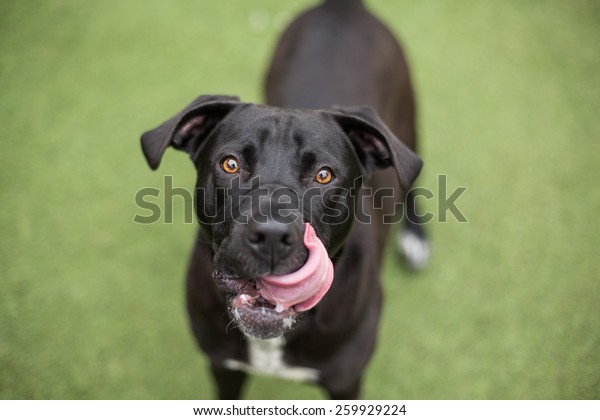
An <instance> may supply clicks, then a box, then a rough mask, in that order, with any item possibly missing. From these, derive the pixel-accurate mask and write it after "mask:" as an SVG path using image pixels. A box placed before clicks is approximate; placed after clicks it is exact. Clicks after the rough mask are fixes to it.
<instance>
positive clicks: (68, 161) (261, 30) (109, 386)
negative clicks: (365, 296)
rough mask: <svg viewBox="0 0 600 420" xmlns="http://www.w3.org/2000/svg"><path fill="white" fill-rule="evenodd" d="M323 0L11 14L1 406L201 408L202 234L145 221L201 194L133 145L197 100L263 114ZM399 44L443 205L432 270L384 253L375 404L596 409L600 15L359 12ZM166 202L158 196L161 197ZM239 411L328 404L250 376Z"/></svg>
mask: <svg viewBox="0 0 600 420" xmlns="http://www.w3.org/2000/svg"><path fill="white" fill-rule="evenodd" d="M310 4H314V2H311V1H297V2H282V1H278V0H257V1H242V0H239V1H233V0H229V1H222V2H216V1H208V0H178V1H169V2H165V1H157V0H147V1H144V2H138V1H132V0H120V1H103V2H85V3H84V2H78V1H74V0H60V1H59V0H49V1H45V2H34V1H31V0H19V1H16V0H12V1H4V2H2V4H1V5H0V135H1V137H2V151H1V152H0V156H2V158H1V165H0V180H1V186H0V203H1V207H0V397H1V398H5V399H26V398H44V399H80V398H81V399H97V398H103V399H105V398H110V399H112V398H116V399H121V398H127V399H162V398H168V399H202V398H210V397H212V387H211V379H210V377H209V375H208V371H207V362H206V359H205V358H204V357H203V356H202V355H201V354H200V353H199V352H198V351H197V350H196V348H195V344H194V341H193V339H192V336H191V334H190V332H189V330H188V326H187V319H186V315H185V310H184V294H183V291H184V288H183V277H184V272H185V267H186V264H187V258H188V254H189V250H190V246H191V243H192V240H193V237H194V233H195V230H196V227H195V225H194V224H188V223H185V219H184V217H183V215H182V210H183V208H184V205H183V203H182V200H176V201H175V213H174V214H175V217H174V221H173V223H171V224H167V223H164V222H162V221H161V222H159V223H155V224H151V225H144V224H136V223H134V222H133V218H134V216H135V214H136V213H139V212H140V210H139V209H138V208H137V207H136V205H135V203H134V196H135V193H136V191H138V190H139V189H141V188H144V187H158V188H163V177H164V176H165V175H172V176H173V180H174V184H175V185H176V186H180V187H185V188H188V189H191V187H192V185H193V182H194V170H193V167H192V165H191V163H190V162H189V160H188V158H187V157H186V156H185V155H183V154H181V153H176V152H174V151H168V152H167V154H166V156H165V159H164V161H163V163H162V165H161V167H160V169H159V170H158V171H157V172H152V171H150V169H149V168H148V167H147V166H146V163H145V161H144V159H143V157H142V154H141V151H140V147H139V135H140V134H141V132H143V131H144V130H146V129H149V128H152V127H154V126H156V125H157V124H158V123H160V122H162V121H163V120H164V119H165V118H166V117H168V116H170V115H172V114H173V113H174V112H175V111H177V110H178V109H180V108H181V107H182V106H183V105H185V104H187V103H189V102H190V101H191V100H192V99H193V98H194V97H195V96H197V95H199V94H204V93H222V94H233V95H239V96H241V97H242V99H243V100H246V101H261V100H262V93H261V92H262V78H263V74H264V70H265V67H266V66H267V63H268V60H269V57H270V54H271V51H272V48H273V46H274V43H275V41H276V39H277V36H278V34H279V32H280V30H281V28H282V27H283V26H284V25H285V23H286V22H288V21H289V20H290V19H291V18H292V17H293V16H294V15H295V14H296V13H297V12H298V11H300V10H302V9H304V8H305V7H307V6H308V5H310ZM369 5H370V7H371V9H372V10H373V11H374V12H375V13H377V14H378V15H379V16H381V17H382V18H383V19H384V20H385V21H386V22H387V23H388V24H389V26H390V27H391V28H392V29H393V30H394V32H395V33H397V34H398V35H399V36H400V37H401V39H402V40H403V43H404V45H405V48H406V52H407V55H408V57H409V60H410V63H411V68H412V72H413V78H414V81H415V85H416V90H417V95H418V106H419V127H420V140H421V150H420V151H421V154H422V156H423V159H424V161H425V164H426V166H425V169H424V171H423V174H422V175H421V177H420V179H419V185H421V186H424V187H427V188H429V189H431V190H432V191H433V192H434V193H436V195H438V193H439V186H438V179H439V178H438V175H440V174H444V175H446V176H447V183H448V193H451V192H452V190H453V189H454V188H457V187H461V186H464V187H467V188H468V189H467V191H466V192H465V193H464V194H463V195H462V196H461V197H460V199H459V200H458V201H457V204H458V206H459V208H460V210H461V211H462V213H463V214H464V216H465V217H466V218H467V220H468V223H459V222H458V221H456V220H455V219H454V218H453V217H452V215H450V214H448V215H447V216H448V218H447V221H446V222H445V223H443V222H442V221H441V219H442V214H440V212H439V209H438V204H437V203H438V200H428V201H425V200H424V201H423V204H424V207H425V209H427V210H428V211H430V212H432V214H434V215H435V218H434V221H433V222H432V223H430V224H429V225H428V226H427V229H428V232H429V233H430V236H431V240H432V244H433V258H432V260H431V263H430V265H429V267H428V268H427V269H426V270H425V271H423V272H420V273H411V272H408V271H406V270H404V269H403V268H402V265H401V263H400V262H399V261H398V259H397V258H396V256H395V254H394V251H393V248H392V247H390V249H389V252H388V254H389V255H388V256H389V258H388V259H387V260H386V263H385V270H384V286H385V292H386V297H385V300H386V304H385V308H384V312H383V319H382V325H381V330H380V339H379V343H378V346H377V351H376V354H375V356H374V358H373V359H372V362H371V363H370V365H369V368H368V370H367V374H366V378H365V384H364V397H365V398H381V399H479V398H488V399H598V398H600V304H599V302H600V284H599V282H600V270H599V267H600V263H599V261H598V260H596V258H598V256H597V254H598V250H599V246H598V245H599V234H600V229H599V225H598V221H597V217H598V213H599V211H600V189H599V188H598V185H597V179H598V175H599V169H598V166H599V158H600V153H599V151H600V150H599V149H600V146H599V140H600V138H599V137H600V118H598V113H599V111H600V79H599V77H598V75H599V69H600V54H599V53H598V52H599V51H600V6H599V5H598V2H595V1H591V0H590V1H577V2H566V1H558V0H555V1H546V2H539V1H522V0H510V1H503V2H481V1H475V0H470V1H462V2H447V1H442V0H437V1H427V2H411V1H408V0H402V1H399V0H394V1H391V0H387V1H383V0H381V1H375V0H371V1H369ZM159 200H160V199H159ZM246 397H247V398H255V399H263V398H279V399H294V398H301V399H302V398H322V397H324V394H323V393H322V392H321V391H320V390H319V389H317V388H315V387H312V386H309V385H299V384H295V383H291V382H286V381H283V380H277V379H272V378H265V377H255V378H252V379H251V380H250V381H249V383H248V386H247V393H246Z"/></svg>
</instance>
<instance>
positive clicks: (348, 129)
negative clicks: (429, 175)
mask: <svg viewBox="0 0 600 420" xmlns="http://www.w3.org/2000/svg"><path fill="white" fill-rule="evenodd" d="M331 115H333V117H334V118H335V119H336V121H337V123H338V124H339V125H340V127H342V129H343V130H344V132H345V133H346V135H347V136H348V138H349V139H350V141H352V144H353V145H354V148H355V150H356V153H357V155H358V157H359V159H360V161H361V164H362V165H363V168H364V170H365V173H366V174H367V176H368V175H369V174H370V173H371V172H372V171H373V170H375V169H382V168H387V167H390V166H393V167H394V169H395V170H396V174H397V175H398V180H399V181H400V186H401V187H402V190H403V191H405V192H406V191H408V189H409V188H410V186H411V185H412V183H413V182H414V180H415V179H416V178H417V176H418V175H419V172H420V171H421V167H422V166H423V162H422V161H421V159H420V158H419V157H418V156H417V155H416V154H415V153H413V151H412V150H410V149H409V148H408V147H406V146H405V145H404V143H402V141H400V140H399V139H398V138H397V137H396V136H395V135H394V134H393V133H392V132H391V130H390V129H389V128H388V127H387V126H386V125H385V123H384V122H383V121H381V119H380V118H379V117H378V116H377V113H376V112H375V111H374V110H373V109H372V108H370V107H334V108H333V111H331Z"/></svg>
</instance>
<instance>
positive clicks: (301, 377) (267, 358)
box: [225, 337, 319, 382]
mask: <svg viewBox="0 0 600 420" xmlns="http://www.w3.org/2000/svg"><path fill="white" fill-rule="evenodd" d="M246 340H247V344H248V363H245V362H240V361H239V360H233V359H227V360H226V361H225V367H226V368H228V369H232V370H241V371H243V372H246V373H251V374H262V375H270V376H277V377H280V378H285V379H291V380H294V381H305V382H315V381H317V380H318V379H319V371H318V370H316V369H311V368H306V367H296V366H288V365H286V364H285V362H284V361H283V344H284V339H283V337H277V338H272V339H269V340H260V339H258V338H252V337H246Z"/></svg>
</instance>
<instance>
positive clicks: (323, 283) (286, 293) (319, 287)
mask: <svg viewBox="0 0 600 420" xmlns="http://www.w3.org/2000/svg"><path fill="white" fill-rule="evenodd" d="M304 246H305V247H306V249H307V250H308V259H307V260H306V262H305V263H304V265H303V266H302V267H300V268H299V269H298V270H296V271H294V272H292V273H289V274H283V275H267V276H262V277H257V278H255V279H242V278H239V277H236V276H231V275H226V274H224V273H223V272H221V271H216V272H215V273H213V277H214V279H215V281H216V283H217V285H218V286H219V287H220V288H221V290H222V291H223V292H224V293H225V295H226V297H227V298H228V307H229V312H230V315H231V317H232V318H233V320H234V321H235V322H236V323H237V325H238V326H239V327H240V328H241V330H242V331H243V332H244V333H245V334H247V335H250V336H253V337H256V338H263V339H267V338H274V337H277V336H280V335H282V334H284V333H285V332H286V331H289V330H291V329H292V328H293V327H294V325H295V324H296V322H297V321H298V320H299V319H300V317H301V316H302V313H303V312H305V311H308V310H309V309H311V308H312V307H314V306H315V305H316V304H317V303H319V301H320V300H321V299H322V298H323V296H325V293H327V291H328V290H329V287H330V286H331V283H332V281H333V264H332V262H331V260H330V259H329V256H328V255H327V250H326V249H325V246H324V245H323V243H322V242H321V240H320V239H319V238H318V237H317V235H316V233H315V230H314V229H313V227H312V226H311V225H310V224H309V223H306V227H305V231H304Z"/></svg>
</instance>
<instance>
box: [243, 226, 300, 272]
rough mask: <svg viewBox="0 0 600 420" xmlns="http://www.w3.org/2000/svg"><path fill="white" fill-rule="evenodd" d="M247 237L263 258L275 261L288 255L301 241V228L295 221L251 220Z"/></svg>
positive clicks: (247, 229)
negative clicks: (262, 221)
mask: <svg viewBox="0 0 600 420" xmlns="http://www.w3.org/2000/svg"><path fill="white" fill-rule="evenodd" d="M246 239H247V241H248V243H249V244H250V247H251V248H252V249H253V250H254V251H255V252H257V253H259V254H260V256H262V257H263V258H271V259H272V261H273V262H275V261H277V260H278V259H280V258H283V257H285V256H287V255H288V254H289V253H290V252H291V251H292V250H293V249H294V248H295V247H296V246H297V245H298V243H299V241H300V229H299V228H298V227H297V226H296V225H295V224H293V223H281V222H277V221H275V220H272V219H271V220H268V221H266V222H264V223H259V222H257V221H256V220H251V221H250V223H248V227H247V228H246Z"/></svg>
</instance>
